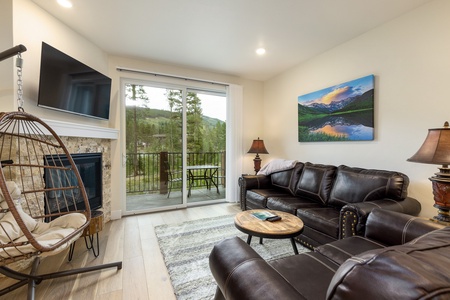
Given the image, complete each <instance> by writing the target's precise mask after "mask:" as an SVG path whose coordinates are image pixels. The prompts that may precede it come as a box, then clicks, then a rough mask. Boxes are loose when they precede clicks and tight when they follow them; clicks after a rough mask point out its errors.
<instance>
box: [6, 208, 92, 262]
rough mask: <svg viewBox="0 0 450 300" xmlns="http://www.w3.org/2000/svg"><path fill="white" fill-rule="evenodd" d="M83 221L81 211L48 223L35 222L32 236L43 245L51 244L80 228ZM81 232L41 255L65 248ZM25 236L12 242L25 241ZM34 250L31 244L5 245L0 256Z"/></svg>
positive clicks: (17, 254) (16, 254) (83, 216)
mask: <svg viewBox="0 0 450 300" xmlns="http://www.w3.org/2000/svg"><path fill="white" fill-rule="evenodd" d="M84 223H86V216H85V215H83V214H81V213H72V214H68V215H64V216H61V217H59V218H57V219H55V220H53V221H51V222H49V223H43V222H37V226H36V228H35V229H34V230H33V231H32V234H33V236H34V237H35V239H36V240H37V241H38V242H39V244H41V245H43V246H52V245H54V244H56V243H57V242H59V241H60V240H61V239H63V238H64V237H66V236H68V235H69V234H71V233H73V232H74V231H75V230H77V229H78V228H80V227H81V226H82V225H83V224H84ZM82 233H83V232H82V231H80V233H79V234H78V235H76V236H75V237H74V238H73V239H71V240H69V241H67V243H64V244H63V245H61V246H60V247H58V248H56V249H55V250H52V251H49V252H44V253H42V255H41V256H47V255H54V254H56V253H58V252H61V251H63V250H65V249H66V248H67V247H69V245H70V244H71V243H72V242H73V241H75V240H77V239H78V238H79V237H80V236H81V234H82ZM26 241H27V238H26V237H25V236H24V235H22V236H21V237H19V238H17V239H15V240H14V242H26ZM32 252H36V248H34V247H33V246H32V245H31V244H27V245H23V246H18V247H7V248H1V249H0V256H1V257H4V258H8V257H14V256H19V255H21V254H23V253H32Z"/></svg>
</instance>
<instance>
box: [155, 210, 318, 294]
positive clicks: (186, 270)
mask: <svg viewBox="0 0 450 300" xmlns="http://www.w3.org/2000/svg"><path fill="white" fill-rule="evenodd" d="M155 232H156V236H157V237H158V242H159V247H160V249H161V252H162V254H163V257H164V261H165V264H166V266H167V269H168V271H169V275H170V279H171V281H172V286H173V288H174V291H175V294H176V296H177V299H179V300H183V299H186V300H188V299H189V300H191V299H192V300H194V299H195V300H200V299H213V297H214V293H215V291H216V287H217V285H216V283H215V281H214V278H213V276H212V275H211V272H210V270H209V262H208V257H209V254H210V253H211V250H212V248H213V246H214V245H215V244H217V243H218V242H220V241H221V240H223V239H226V238H229V237H234V236H238V237H240V238H242V239H243V240H244V241H246V240H247V235H246V234H244V233H242V232H240V231H239V230H237V229H236V227H235V226H234V215H225V216H220V217H213V218H208V219H201V220H195V221H189V222H184V223H180V224H176V225H161V226H156V227H155ZM258 241H259V239H258V238H253V240H252V247H253V249H255V251H256V252H257V253H258V254H259V255H261V256H262V257H263V258H264V259H266V260H272V259H276V258H281V257H285V256H289V255H293V254H294V253H293V249H292V245H291V242H290V240H289V239H283V240H272V239H265V240H264V244H263V245H260V244H259V243H258ZM297 246H298V250H299V252H300V253H301V252H307V251H309V250H307V249H306V248H303V247H302V246H300V244H297Z"/></svg>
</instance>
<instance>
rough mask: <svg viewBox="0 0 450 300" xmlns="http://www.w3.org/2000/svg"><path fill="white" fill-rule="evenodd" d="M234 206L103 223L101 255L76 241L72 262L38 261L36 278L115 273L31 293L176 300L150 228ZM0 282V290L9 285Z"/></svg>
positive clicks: (20, 295) (18, 295) (63, 258)
mask: <svg viewBox="0 0 450 300" xmlns="http://www.w3.org/2000/svg"><path fill="white" fill-rule="evenodd" d="M238 211H240V208H239V206H238V205H237V204H229V203H222V204H215V205H208V206H199V207H192V208H188V209H182V210H176V211H169V212H160V213H151V214H144V215H136V216H130V217H125V218H122V219H120V220H115V221H111V222H108V223H107V224H106V225H105V227H104V229H103V231H102V232H101V233H100V255H99V256H98V257H97V258H95V257H94V255H93V254H92V251H88V250H86V246H85V243H84V240H83V238H81V239H80V240H78V241H77V243H76V247H75V252H74V257H73V260H72V262H68V261H67V256H68V255H67V253H68V252H67V251H66V252H63V253H60V254H58V255H55V256H51V257H47V258H44V259H42V262H41V265H40V268H39V273H49V272H54V271H58V270H66V269H71V268H78V267H84V266H91V265H97V264H102V263H110V262H115V261H123V268H122V270H120V271H117V270H116V269H109V270H103V271H94V272H91V273H85V274H80V275H78V276H70V277H65V278H57V279H50V280H46V281H44V282H42V283H41V284H39V285H38V286H37V288H36V299H45V300H52V299H55V300H63V299H64V300H65V299H77V300H78V299H83V300H91V299H108V300H116V299H124V300H125V299H126V300H128V299H132V300H135V299H140V300H145V299H152V300H159V299H162V300H171V299H176V298H175V296H174V294H173V289H172V285H171V283H170V278H169V275H168V274H167V269H166V267H165V265H164V261H163V258H162V255H161V252H160V250H159V246H158V241H157V239H156V236H155V232H154V227H155V226H157V225H161V224H173V223H180V222H184V221H189V220H196V219H202V218H208V217H214V216H219V215H224V214H233V213H237V212H238ZM10 282H12V281H10V279H5V278H3V279H0V287H4V286H6V285H8V283H10ZM26 295H27V287H26V286H25V287H21V288H19V289H18V290H16V291H13V292H11V293H9V294H7V295H5V296H3V297H0V299H26Z"/></svg>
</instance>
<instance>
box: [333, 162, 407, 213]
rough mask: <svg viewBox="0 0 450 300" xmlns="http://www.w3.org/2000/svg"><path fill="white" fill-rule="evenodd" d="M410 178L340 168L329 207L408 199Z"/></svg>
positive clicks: (391, 173)
mask: <svg viewBox="0 0 450 300" xmlns="http://www.w3.org/2000/svg"><path fill="white" fill-rule="evenodd" d="M408 184H409V180H408V177H406V175H404V174H402V173H399V172H391V171H383V170H368V169H361V168H351V167H347V166H343V165H342V166H339V167H338V169H337V175H336V180H335V183H334V186H333V189H332V190H331V195H330V199H329V201H328V204H329V205H333V206H336V207H342V206H344V205H346V204H348V203H357V202H365V201H372V200H377V199H384V198H390V199H393V200H402V199H404V198H406V195H407V187H408Z"/></svg>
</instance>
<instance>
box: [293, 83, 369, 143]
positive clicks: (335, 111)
mask: <svg viewBox="0 0 450 300" xmlns="http://www.w3.org/2000/svg"><path fill="white" fill-rule="evenodd" d="M373 103H374V76H373V75H369V76H366V77H362V78H359V79H355V80H352V81H349V82H346V83H343V84H339V85H335V86H333V87H330V88H326V89H323V90H320V91H317V92H313V93H309V94H306V95H303V96H299V97H298V141H299V142H323V141H370V140H373V136H374V134H373V133H374V129H373V119H374V117H373V116H374V114H373Z"/></svg>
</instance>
